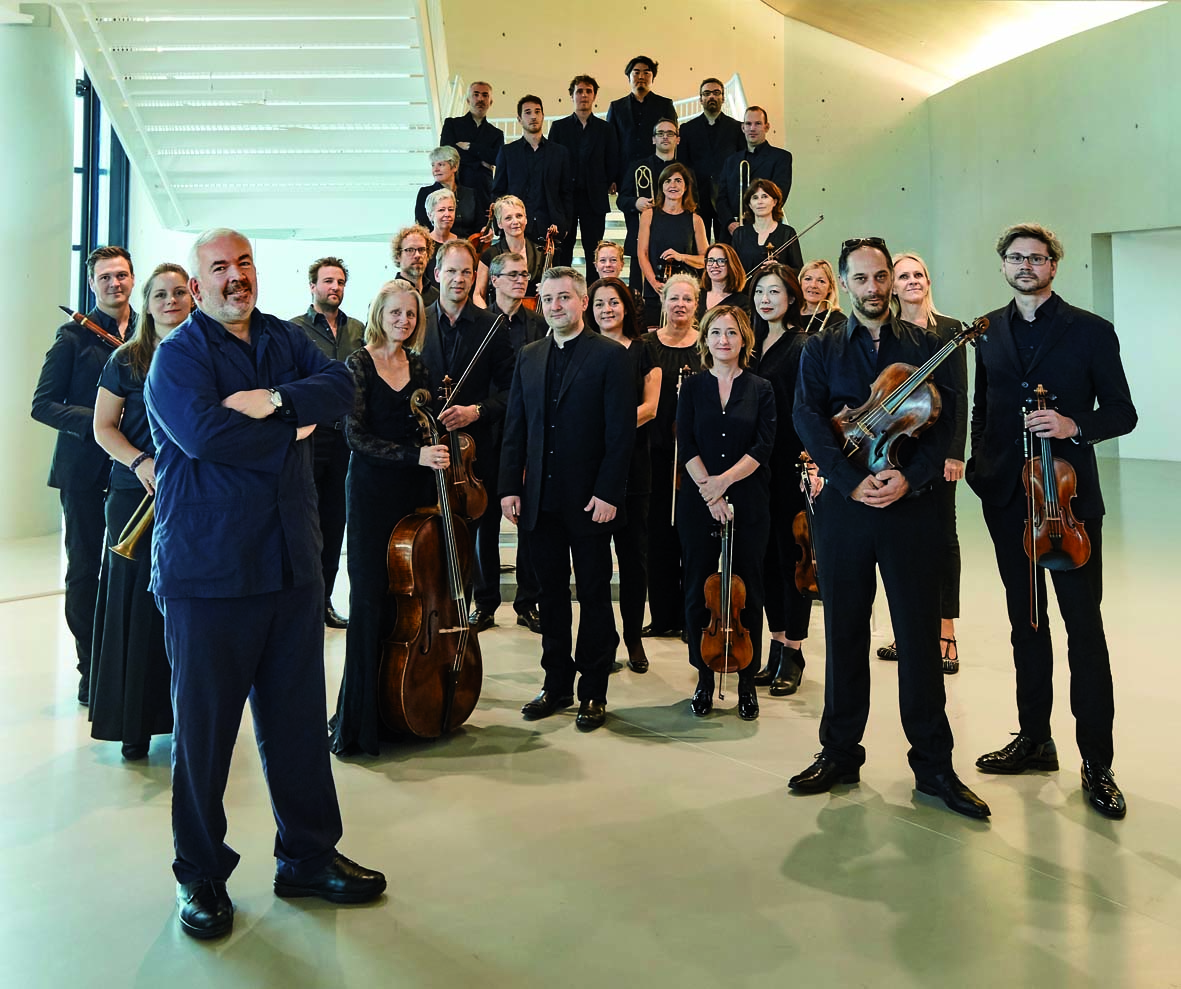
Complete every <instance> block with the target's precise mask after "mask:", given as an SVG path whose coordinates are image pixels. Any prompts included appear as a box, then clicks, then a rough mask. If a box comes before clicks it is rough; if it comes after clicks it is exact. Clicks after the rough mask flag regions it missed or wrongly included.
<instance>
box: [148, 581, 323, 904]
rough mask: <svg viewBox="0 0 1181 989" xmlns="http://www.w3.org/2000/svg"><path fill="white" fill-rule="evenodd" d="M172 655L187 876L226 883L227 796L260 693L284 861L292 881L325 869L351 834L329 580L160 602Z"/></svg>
mask: <svg viewBox="0 0 1181 989" xmlns="http://www.w3.org/2000/svg"><path fill="white" fill-rule="evenodd" d="M157 603H158V604H159V605H160V610H161V611H162V612H163V613H164V637H165V641H166V643H167V647H168V655H169V656H170V658H171V659H172V705H173V710H174V713H175V721H176V723H175V726H174V728H173V732H172V834H173V839H174V841H175V844H176V860H175V861H174V862H173V864H172V871H173V872H174V873H175V875H176V879H177V882H181V883H187V882H195V881H196V880H199V879H220V880H225V879H226V878H228V877H229V875H230V873H231V872H233V870H234V866H236V865H237V864H238V858H239V856H238V853H237V852H235V851H234V850H233V849H232V848H230V847H229V845H227V844H226V843H225V837H226V815H225V808H224V806H223V803H222V800H223V797H224V795H225V790H226V781H227V780H228V778H229V773H230V757H231V755H232V754H233V751H234V741H235V740H236V738H237V736H238V728H239V726H240V725H241V723H242V708H243V707H244V706H245V704H246V701H247V700H249V701H250V710H251V713H252V714H253V716H254V735H255V738H256V739H257V741H258V753H259V756H260V757H261V759H262V768H263V773H264V774H265V775H266V780H267V789H268V790H269V791H270V797H271V807H272V809H273V811H274V815H275V824H276V826H277V834H276V837H275V858H277V859H278V860H279V864H278V869H279V872H280V873H281V874H283V875H284V876H286V877H289V878H292V879H299V878H301V877H305V876H309V875H313V874H315V873H316V872H317V871H318V870H319V869H321V868H323V866H324V865H325V864H326V863H327V862H328V861H329V860H330V859H331V858H332V855H333V853H334V849H335V847H336V843H337V841H339V840H340V836H341V822H340V808H339V806H338V805H337V801H336V786H335V784H334V783H333V780H332V767H331V766H330V765H329V757H328V736H327V734H326V733H325V731H324V720H325V703H324V586H323V584H321V583H320V581H319V580H315V581H313V582H312V583H310V584H304V585H303V586H302V587H294V588H291V589H289V590H282V591H273V592H271V593H268V594H253V595H249V596H247V597H241V598H158V599H157Z"/></svg>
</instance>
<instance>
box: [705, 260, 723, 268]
mask: <svg viewBox="0 0 1181 989" xmlns="http://www.w3.org/2000/svg"><path fill="white" fill-rule="evenodd" d="M705 266H706V267H707V268H724V267H726V259H725V258H706V259H705Z"/></svg>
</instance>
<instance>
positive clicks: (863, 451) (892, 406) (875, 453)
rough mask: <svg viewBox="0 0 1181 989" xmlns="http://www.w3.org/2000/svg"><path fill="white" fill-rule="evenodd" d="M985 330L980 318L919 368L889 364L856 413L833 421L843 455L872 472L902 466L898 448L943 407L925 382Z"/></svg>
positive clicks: (932, 387) (844, 411) (845, 412)
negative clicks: (842, 446)
mask: <svg viewBox="0 0 1181 989" xmlns="http://www.w3.org/2000/svg"><path fill="white" fill-rule="evenodd" d="M987 329H988V320H987V319H986V318H985V317H984V316H981V317H980V318H979V319H977V320H975V321H974V322H973V323H972V325H971V326H967V327H964V329H962V330H960V332H959V333H957V334H956V335H955V336H954V337H952V338H951V339H950V340H949V341H948V342H947V343H945V344H944V345H943V346H942V347H940V348H939V349H938V350H937V351H936V352H935V353H934V354H932V355H931V358H930V359H929V360H928V361H927V363H926V364H924V365H923V366H922V367H919V368H915V367H913V366H912V365H910V364H903V363H898V364H891V365H890V366H889V367H887V368H885V369H884V370H883V371H882V373H881V374H879V375H878V376H877V378H875V379H874V383H873V385H871V386H870V390H869V398H868V399H867V400H866V402H865V403H864V404H863V405H859V406H858V407H857V408H855V409H850V408H849V407H848V406H845V408H843V409H841V411H840V412H838V413H837V414H836V415H835V416H833V417H832V425H833V430H834V432H835V433H836V435H837V439H838V440H840V441H841V442H842V443H843V444H844V453H845V456H847V457H848V458H849V459H850V460H852V461H853V462H854V463H855V464H859V465H860V466H861V467H864V468H865V469H866V470H867V471H869V472H870V473H871V474H877V473H878V472H879V471H883V470H886V469H888V468H898V467H900V466H901V461H900V458H899V454H900V450H901V447H902V446H903V445H904V444H905V443H907V442H909V441H913V440H915V439H917V438H918V437H919V436H920V435H921V434H922V433H923V432H925V431H926V430H927V429H928V428H929V427H930V426H931V425H932V424H933V423H934V422H935V420H936V419H938V418H939V413H940V412H941V411H942V408H943V400H942V399H941V398H940V397H939V389H937V388H936V387H935V385H934V384H932V382H931V380H930V378H931V375H932V374H934V373H935V369H936V368H938V367H939V365H940V364H942V363H943V362H944V361H945V360H947V358H949V357H950V356H951V355H952V354H954V353H955V351H956V349H957V348H959V347H962V346H964V344H966V343H968V342H969V341H970V340H975V339H976V338H977V337H978V336H980V335H981V334H982V333H984V331H985V330H987Z"/></svg>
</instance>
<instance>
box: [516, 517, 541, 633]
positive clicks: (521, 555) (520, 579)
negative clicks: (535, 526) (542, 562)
mask: <svg viewBox="0 0 1181 989" xmlns="http://www.w3.org/2000/svg"><path fill="white" fill-rule="evenodd" d="M532 540H533V533H531V532H526V531H525V530H524V529H517V596H516V598H514V599H513V610H514V611H515V612H516V613H517V614H518V615H523V614H524V613H525V612H526V611H528V610H529V609H530V608H536V607H537V602H538V601H539V600H540V598H541V583H540V582H539V581H538V579H537V568H536V567H535V566H534V565H533V543H532Z"/></svg>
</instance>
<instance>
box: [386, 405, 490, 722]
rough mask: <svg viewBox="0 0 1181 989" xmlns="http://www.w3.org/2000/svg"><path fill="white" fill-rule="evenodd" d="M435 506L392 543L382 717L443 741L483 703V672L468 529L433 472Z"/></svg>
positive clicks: (424, 412)
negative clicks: (470, 587) (468, 592)
mask: <svg viewBox="0 0 1181 989" xmlns="http://www.w3.org/2000/svg"><path fill="white" fill-rule="evenodd" d="M429 401H430V393H429V392H427V391H426V390H425V389H422V388H420V389H418V390H417V391H415V392H414V394H413V395H412V396H411V397H410V404H411V407H412V408H413V409H414V412H415V415H416V416H417V417H418V419H419V422H420V423H421V424H422V426H423V431H424V433H425V434H426V435H427V437H428V438H429V443H430V445H431V446H437V445H439V442H440V440H439V435H440V429H439V423H438V421H437V420H436V419H435V417H434V416H433V415H431V413H430V411H429V410H428V409H427V403H428V402H429ZM434 473H435V484H436V488H437V493H438V505H437V506H434V507H431V508H422V509H419V510H418V511H416V512H414V513H413V514H411V515H408V516H406V518H404V519H402V521H400V522H399V523H398V524H397V525H396V526H395V527H394V531H393V533H392V534H391V535H390V542H389V549H388V567H389V579H390V584H389V590H390V593H391V594H392V595H394V596H395V597H396V598H397V604H398V619H397V623H396V624H395V626H394V630H393V631H392V632H391V633H390V636H389V638H388V639H386V641H385V643H384V644H383V647H382V654H381V663H380V667H379V669H378V710H379V712H380V714H381V718H382V721H384V722H385V724H386V725H387V726H388V727H389V728H390V729H391V730H393V731H395V732H400V733H403V734H408V735H414V736H417V737H418V738H438V737H439V736H440V735H445V734H446V733H447V732H450V731H454V730H455V729H456V728H458V727H459V726H460V725H462V724H463V723H464V722H465V721H467V719H468V718H469V717H470V716H471V713H472V711H474V710H475V707H476V703H477V701H479V699H480V688H481V686H482V684H483V680H484V664H483V658H482V657H481V655H480V641H479V638H478V636H477V634H476V633H475V632H474V631H473V630H472V628H471V626H470V624H469V622H468V612H467V602H466V598H465V596H464V588H465V586H466V585H467V582H468V578H469V575H470V574H471V569H472V561H473V557H474V554H473V550H472V539H471V536H470V534H469V533H468V530H467V526H466V525H464V524H463V523H462V522H460V523H459V524H456V521H455V516H454V513H453V511H452V507H451V498H450V496H449V493H448V491H447V480H446V477H445V472H444V471H435V472H434Z"/></svg>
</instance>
